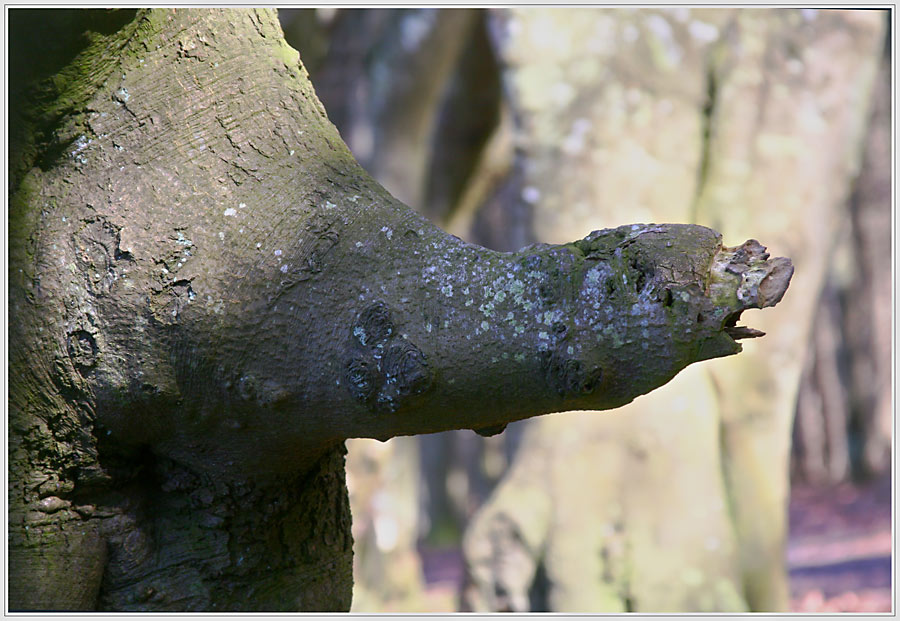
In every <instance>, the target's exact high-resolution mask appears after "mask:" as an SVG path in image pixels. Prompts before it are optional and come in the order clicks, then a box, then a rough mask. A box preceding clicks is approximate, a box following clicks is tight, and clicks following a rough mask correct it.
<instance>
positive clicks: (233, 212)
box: [222, 207, 237, 217]
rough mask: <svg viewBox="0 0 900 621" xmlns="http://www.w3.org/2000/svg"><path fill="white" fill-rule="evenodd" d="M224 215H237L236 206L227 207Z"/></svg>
mask: <svg viewBox="0 0 900 621" xmlns="http://www.w3.org/2000/svg"><path fill="white" fill-rule="evenodd" d="M222 215H223V216H226V217H227V216H231V217H237V210H236V209H235V208H234V207H229V208H228V209H226V210H225V211H223V212H222Z"/></svg>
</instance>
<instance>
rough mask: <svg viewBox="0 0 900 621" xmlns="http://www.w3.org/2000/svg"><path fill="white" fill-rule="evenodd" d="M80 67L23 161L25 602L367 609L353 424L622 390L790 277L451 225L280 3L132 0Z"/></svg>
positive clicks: (639, 234) (15, 297)
mask: <svg viewBox="0 0 900 621" xmlns="http://www.w3.org/2000/svg"><path fill="white" fill-rule="evenodd" d="M60 66H61V68H60V69H59V70H58V71H57V72H56V73H53V72H51V74H50V77H51V79H50V81H48V82H46V83H44V84H43V87H44V88H43V90H41V91H39V92H38V93H37V95H40V97H32V98H31V99H30V101H29V102H28V103H29V105H32V106H33V111H34V118H38V119H44V120H47V119H50V121H49V122H48V123H45V124H44V125H42V126H39V124H37V123H33V122H30V123H26V124H24V125H23V127H22V135H23V136H24V138H23V140H22V141H21V142H20V143H19V144H22V145H30V146H29V147H28V148H23V149H21V150H19V151H18V152H16V153H15V154H14V157H13V158H12V161H11V164H10V166H11V169H12V170H16V171H26V172H24V173H22V175H21V177H15V178H14V186H13V195H12V200H11V208H10V219H9V231H10V250H9V281H10V292H9V294H10V300H9V315H10V339H9V340H10V353H9V357H10V387H9V399H10V400H9V420H10V422H9V424H10V441H9V455H10V460H9V467H10V477H9V483H10V485H9V489H8V494H9V529H10V533H9V553H10V559H9V565H10V574H11V576H10V607H11V608H13V609H44V610H47V609H66V610H70V609H92V608H96V609H108V610H251V609H252V610H288V609H301V610H334V609H346V608H347V607H348V606H349V603H350V602H349V596H350V566H351V545H350V537H349V532H350V525H349V511H348V506H347V499H346V488H345V485H344V481H343V451H344V449H343V446H342V444H343V440H344V439H346V438H349V437H374V438H379V439H385V438H389V437H391V436H395V435H410V434H416V433H428V432H434V431H440V430H445V429H458V428H482V427H491V426H494V425H500V424H503V423H505V422H508V421H510V420H517V419H521V418H525V417H529V416H533V415H536V414H540V413H546V412H553V411H560V410H566V409H608V408H614V407H618V406H620V405H623V404H625V403H627V402H629V401H631V400H632V399H634V398H635V397H636V396H638V395H641V394H644V393H646V392H649V391H650V390H653V389H654V388H656V387H658V386H660V385H661V384H664V383H666V382H667V381H669V380H670V379H671V378H672V377H673V376H674V375H675V374H676V373H677V372H678V371H680V370H681V369H682V368H684V367H685V366H687V365H688V364H691V363H693V362H696V361H699V360H705V359H709V358H714V357H719V356H726V355H730V354H734V353H737V352H738V351H740V345H739V344H738V343H736V341H735V339H736V338H741V337H743V336H746V335H747V332H746V331H745V330H744V331H742V330H740V329H738V330H735V329H733V325H734V322H735V320H736V319H737V317H738V316H739V315H740V313H741V312H742V311H743V310H745V309H746V308H762V307H766V306H771V305H772V304H775V303H776V302H778V301H779V300H780V298H781V296H782V294H783V293H784V290H785V288H786V287H787V284H788V280H789V278H790V275H791V272H792V268H791V266H790V262H789V261H787V260H785V259H773V260H767V256H768V255H766V254H765V253H764V252H763V250H762V248H761V247H760V246H759V245H758V244H757V243H755V242H747V243H746V244H744V245H743V246H740V247H735V248H728V247H723V245H722V243H721V237H720V236H719V235H718V234H717V233H715V232H714V231H712V230H710V229H707V228H703V227H698V226H691V225H653V226H650V225H628V226H623V227H620V228H617V229H614V230H607V231H597V232H594V233H592V234H591V235H589V236H588V237H586V238H584V239H581V240H579V241H577V242H573V243H570V244H565V245H559V246H549V245H539V246H534V247H530V248H526V249H524V250H522V251H520V252H517V253H498V252H492V251H488V250H486V249H484V248H479V247H476V246H473V245H470V244H466V243H464V242H462V241H460V240H459V239H457V238H454V237H451V236H449V235H447V234H446V233H444V232H442V231H440V230H439V229H437V228H436V227H434V226H433V225H431V224H429V223H427V222H426V221H425V220H424V219H423V218H422V217H420V216H418V215H416V214H415V213H413V212H412V211H411V210H410V209H409V208H408V207H406V206H404V205H402V204H400V203H399V202H398V201H396V200H395V199H394V198H392V197H391V196H390V195H389V194H387V192H386V191H384V189H382V188H381V187H380V186H378V185H377V184H376V183H375V182H374V181H373V180H372V179H371V178H370V177H369V176H368V175H367V174H366V173H365V172H364V171H363V170H362V169H361V168H360V167H359V165H358V164H357V163H356V162H355V160H354V159H353V158H352V156H351V154H350V152H349V151H348V150H347V148H346V147H345V145H344V144H343V143H342V142H341V140H340V138H339V136H338V134H337V132H336V131H335V129H334V127H333V126H332V125H331V124H330V123H329V122H328V120H327V118H326V115H325V111H324V109H323V108H322V106H321V104H320V103H319V101H318V100H317V99H316V97H315V94H314V93H313V91H312V87H311V85H310V83H309V80H308V79H307V75H306V72H305V70H304V69H303V67H302V65H301V64H300V62H299V60H298V57H297V54H296V52H295V51H294V50H293V49H291V48H290V47H288V46H287V45H286V44H285V42H284V40H283V38H282V34H281V30H280V28H279V26H278V22H277V18H276V16H275V14H274V12H272V11H264V10H229V11H222V10H181V9H178V10H169V9H159V10H149V11H139V12H137V14H136V15H135V16H134V19H126V20H123V21H122V23H121V24H119V26H118V28H111V29H109V32H106V33H105V34H102V33H95V34H93V35H90V36H89V37H87V38H86V39H85V40H84V42H83V43H82V45H81V47H80V48H79V51H78V53H77V55H73V56H70V57H69V58H68V59H66V62H63V63H62V64H61V65H60Z"/></svg>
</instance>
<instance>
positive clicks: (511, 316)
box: [506, 312, 515, 321]
mask: <svg viewBox="0 0 900 621" xmlns="http://www.w3.org/2000/svg"><path fill="white" fill-rule="evenodd" d="M514 317H515V315H513V314H512V313H511V312H509V313H506V321H512V320H513V318H514Z"/></svg>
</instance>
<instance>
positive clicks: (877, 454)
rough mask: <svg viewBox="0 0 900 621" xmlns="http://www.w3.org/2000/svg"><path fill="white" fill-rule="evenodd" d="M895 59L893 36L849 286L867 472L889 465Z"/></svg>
mask: <svg viewBox="0 0 900 621" xmlns="http://www.w3.org/2000/svg"><path fill="white" fill-rule="evenodd" d="M890 86H891V59H890V40H889V39H888V40H887V45H886V46H885V53H884V55H883V57H882V61H881V68H880V70H879V80H878V86H877V88H876V91H875V98H874V106H873V112H872V119H871V128H870V130H869V134H868V138H867V140H866V150H865V153H864V155H863V166H862V170H861V172H860V177H859V179H858V181H857V186H856V192H855V194H854V196H853V201H852V206H851V212H850V213H851V216H852V220H853V237H854V253H855V258H856V265H858V266H859V267H858V268H857V269H858V270H859V272H858V274H859V276H858V277H857V278H855V279H854V280H853V285H854V286H852V287H850V288H849V291H848V292H847V294H846V296H847V305H848V307H849V308H848V311H847V322H846V324H845V328H844V335H845V338H846V339H847V342H848V347H849V349H850V351H851V352H852V356H853V363H852V367H853V372H852V373H853V383H852V390H853V393H852V400H853V407H854V410H855V412H854V416H855V417H856V420H857V421H858V422H857V424H856V427H857V429H859V430H860V432H861V435H862V437H863V446H862V455H863V457H862V465H863V468H862V470H863V472H864V473H866V474H871V475H875V474H881V473H884V472H888V471H889V470H890V467H891V454H892V446H891V435H892V431H893V416H892V410H893V408H892V403H891V397H892V394H891V392H892V391H891V379H892V377H891V361H892V357H893V342H892V339H891V324H892V321H893V316H892V311H891V309H892V302H893V300H892V298H891V285H892V284H895V283H892V282H891V265H892V263H891V260H892V259H891V231H892V228H891V212H892V201H891V173H892V172H893V171H892V170H891V167H890V162H891V139H890V136H891V110H892V105H891V104H892V96H891V88H890Z"/></svg>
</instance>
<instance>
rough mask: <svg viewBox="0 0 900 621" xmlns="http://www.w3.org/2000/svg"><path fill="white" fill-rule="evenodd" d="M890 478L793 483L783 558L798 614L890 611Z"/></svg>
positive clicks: (794, 606)
mask: <svg viewBox="0 0 900 621" xmlns="http://www.w3.org/2000/svg"><path fill="white" fill-rule="evenodd" d="M891 488H892V485H891V478H890V476H885V477H882V478H880V479H878V480H876V481H872V482H870V483H867V484H864V485H859V486H853V485H849V484H842V485H838V486H836V487H831V488H821V487H820V488H814V487H809V486H803V485H795V486H794V489H793V490H792V492H791V503H790V537H789V541H788V550H787V559H788V566H789V567H790V570H791V596H792V604H793V608H794V610H795V611H798V612H851V611H852V612H891V603H892V597H891V584H892V581H891V568H892V562H891V553H892V547H891V507H892V503H891Z"/></svg>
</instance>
